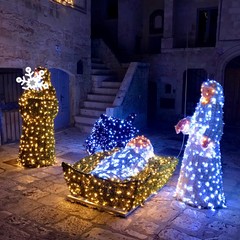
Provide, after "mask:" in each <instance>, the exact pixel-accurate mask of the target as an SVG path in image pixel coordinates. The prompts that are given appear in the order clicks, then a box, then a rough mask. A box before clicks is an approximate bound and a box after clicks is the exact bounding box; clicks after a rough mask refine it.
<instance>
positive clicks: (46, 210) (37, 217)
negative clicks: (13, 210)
mask: <svg viewBox="0 0 240 240" xmlns="http://www.w3.org/2000/svg"><path fill="white" fill-rule="evenodd" d="M66 217H67V213H63V212H61V211H59V210H56V209H55V208H53V207H48V206H43V207H39V208H37V209H35V210H33V211H32V212H30V213H28V214H27V218H29V219H31V220H34V221H36V222H38V223H40V224H44V225H46V226H49V225H50V226H51V225H52V224H53V223H56V222H58V221H60V220H62V219H65V218H66Z"/></svg>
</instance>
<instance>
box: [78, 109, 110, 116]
mask: <svg viewBox="0 0 240 240" xmlns="http://www.w3.org/2000/svg"><path fill="white" fill-rule="evenodd" d="M102 113H106V109H105V110H103V109H98V108H81V109H80V114H81V115H85V116H91V117H97V118H99V117H100V115H101V114H102Z"/></svg>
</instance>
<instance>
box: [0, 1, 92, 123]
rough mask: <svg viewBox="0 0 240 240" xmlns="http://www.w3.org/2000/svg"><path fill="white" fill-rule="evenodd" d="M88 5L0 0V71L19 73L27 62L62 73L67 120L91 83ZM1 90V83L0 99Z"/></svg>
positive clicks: (75, 110)
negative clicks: (77, 6)
mask: <svg viewBox="0 0 240 240" xmlns="http://www.w3.org/2000/svg"><path fill="white" fill-rule="evenodd" d="M80 2H81V1H80ZM90 9H91V1H82V5H81V6H80V7H79V8H75V7H74V6H73V7H71V6H64V5H62V4H59V3H58V1H50V0H36V1H31V0H20V1H7V0H0V32H1V35H0V49H1V51H0V56H1V57H0V71H1V69H2V74H4V73H5V71H8V70H9V69H10V71H11V70H12V71H14V69H21V70H22V71H23V74H24V71H25V68H26V67H27V66H30V67H31V68H32V69H34V68H35V67H37V66H44V67H47V68H49V69H50V70H54V73H55V76H57V75H58V73H59V72H60V73H64V74H65V75H66V76H68V80H67V81H68V82H67V83H66V84H67V85H68V89H69V91H66V92H64V94H65V95H64V96H63V95H62V96H61V98H62V99H63V98H69V107H70V122H72V123H73V119H74V118H73V117H74V115H75V114H77V113H78V111H79V106H80V102H81V100H82V99H84V98H85V95H86V92H88V91H89V89H90V88H91V76H90V74H91V72H90V71H91V39H90V35H91V27H90V22H91V14H90ZM8 73H9V71H8ZM3 77H4V76H3ZM3 77H2V78H3ZM56 81H58V80H56ZM2 82H3V81H2ZM6 85H7V83H5V87H3V88H6ZM7 91H8V90H7V89H6V90H5V92H4V89H1V101H2V102H4V103H6V101H7V100H6V95H7V93H6V92H7ZM15 100H16V99H15Z"/></svg>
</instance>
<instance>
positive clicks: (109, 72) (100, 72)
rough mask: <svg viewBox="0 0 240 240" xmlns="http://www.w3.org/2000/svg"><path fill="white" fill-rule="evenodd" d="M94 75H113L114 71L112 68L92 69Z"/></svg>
mask: <svg viewBox="0 0 240 240" xmlns="http://www.w3.org/2000/svg"><path fill="white" fill-rule="evenodd" d="M91 72H92V75H113V74H114V71H112V70H110V69H92V71H91Z"/></svg>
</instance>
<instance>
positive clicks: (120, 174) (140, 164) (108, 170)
mask: <svg viewBox="0 0 240 240" xmlns="http://www.w3.org/2000/svg"><path fill="white" fill-rule="evenodd" d="M151 157H154V153H153V147H152V144H151V143H150V141H149V140H148V139H147V138H145V137H144V136H138V137H136V138H134V139H132V140H131V141H130V142H129V143H128V144H127V145H126V147H125V148H123V149H120V150H119V151H117V152H115V153H113V154H112V155H111V156H109V157H106V158H104V159H103V160H102V161H101V162H100V163H99V164H98V166H97V167H96V168H95V169H94V170H93V171H92V172H91V174H93V175H95V176H97V177H100V178H104V179H114V180H121V181H124V180H126V179H128V180H129V179H130V178H131V177H133V176H136V175H137V174H138V173H139V172H140V171H142V170H143V169H144V168H145V167H146V165H147V163H148V161H149V158H151Z"/></svg>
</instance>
